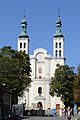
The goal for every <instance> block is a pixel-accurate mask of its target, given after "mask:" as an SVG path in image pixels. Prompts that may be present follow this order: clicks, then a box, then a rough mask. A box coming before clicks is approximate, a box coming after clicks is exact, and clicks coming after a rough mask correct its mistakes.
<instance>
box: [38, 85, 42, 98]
mask: <svg viewBox="0 0 80 120" xmlns="http://www.w3.org/2000/svg"><path fill="white" fill-rule="evenodd" d="M38 94H39V96H41V94H42V87H39V88H38Z"/></svg>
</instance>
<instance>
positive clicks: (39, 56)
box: [37, 53, 44, 61]
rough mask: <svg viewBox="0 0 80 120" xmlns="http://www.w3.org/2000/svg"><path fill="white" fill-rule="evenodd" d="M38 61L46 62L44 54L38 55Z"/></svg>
mask: <svg viewBox="0 0 80 120" xmlns="http://www.w3.org/2000/svg"><path fill="white" fill-rule="evenodd" d="M37 60H38V61H44V54H43V53H39V54H37Z"/></svg>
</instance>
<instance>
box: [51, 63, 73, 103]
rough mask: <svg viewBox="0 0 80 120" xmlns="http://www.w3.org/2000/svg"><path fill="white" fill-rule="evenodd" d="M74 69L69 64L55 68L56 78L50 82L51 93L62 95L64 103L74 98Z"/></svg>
mask: <svg viewBox="0 0 80 120" xmlns="http://www.w3.org/2000/svg"><path fill="white" fill-rule="evenodd" d="M73 81H74V71H73V68H71V67H69V66H68V65H64V66H60V67H59V68H57V69H56V70H55V75H54V78H52V80H51V83H50V94H51V95H52V96H54V95H55V94H56V95H57V96H61V98H62V100H63V102H64V103H69V102H71V101H72V100H73Z"/></svg>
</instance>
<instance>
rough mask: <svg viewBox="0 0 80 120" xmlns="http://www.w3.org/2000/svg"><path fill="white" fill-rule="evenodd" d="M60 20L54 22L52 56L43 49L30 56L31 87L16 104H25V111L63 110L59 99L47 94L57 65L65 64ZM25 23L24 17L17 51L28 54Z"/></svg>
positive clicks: (38, 49)
mask: <svg viewBox="0 0 80 120" xmlns="http://www.w3.org/2000/svg"><path fill="white" fill-rule="evenodd" d="M61 26H62V23H61V19H60V16H58V18H57V21H56V32H55V34H54V36H53V48H54V49H53V55H48V52H47V50H45V49H44V48H37V49H35V50H34V51H33V54H32V55H30V63H31V70H32V72H31V80H32V82H31V86H30V87H29V88H28V89H26V90H25V91H24V95H23V97H19V99H18V103H19V104H22V103H25V109H43V110H47V109H56V110H60V108H63V106H64V105H63V103H62V101H61V99H60V97H57V96H54V97H52V96H51V95H50V94H49V89H50V86H49V84H50V82H51V78H52V77H54V73H55V69H56V68H57V65H64V64H65V57H64V36H63V34H62V31H61ZM26 27H27V22H26V19H25V17H24V18H23V19H22V21H21V28H22V32H21V34H20V35H19V37H18V51H20V50H22V51H25V53H26V54H29V42H30V40H29V36H28V35H27V31H26Z"/></svg>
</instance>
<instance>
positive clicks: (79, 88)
mask: <svg viewBox="0 0 80 120" xmlns="http://www.w3.org/2000/svg"><path fill="white" fill-rule="evenodd" d="M73 85H74V87H73V88H74V100H75V103H77V104H79V106H80V65H79V66H78V67H77V73H76V74H75V80H74V84H73Z"/></svg>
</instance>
